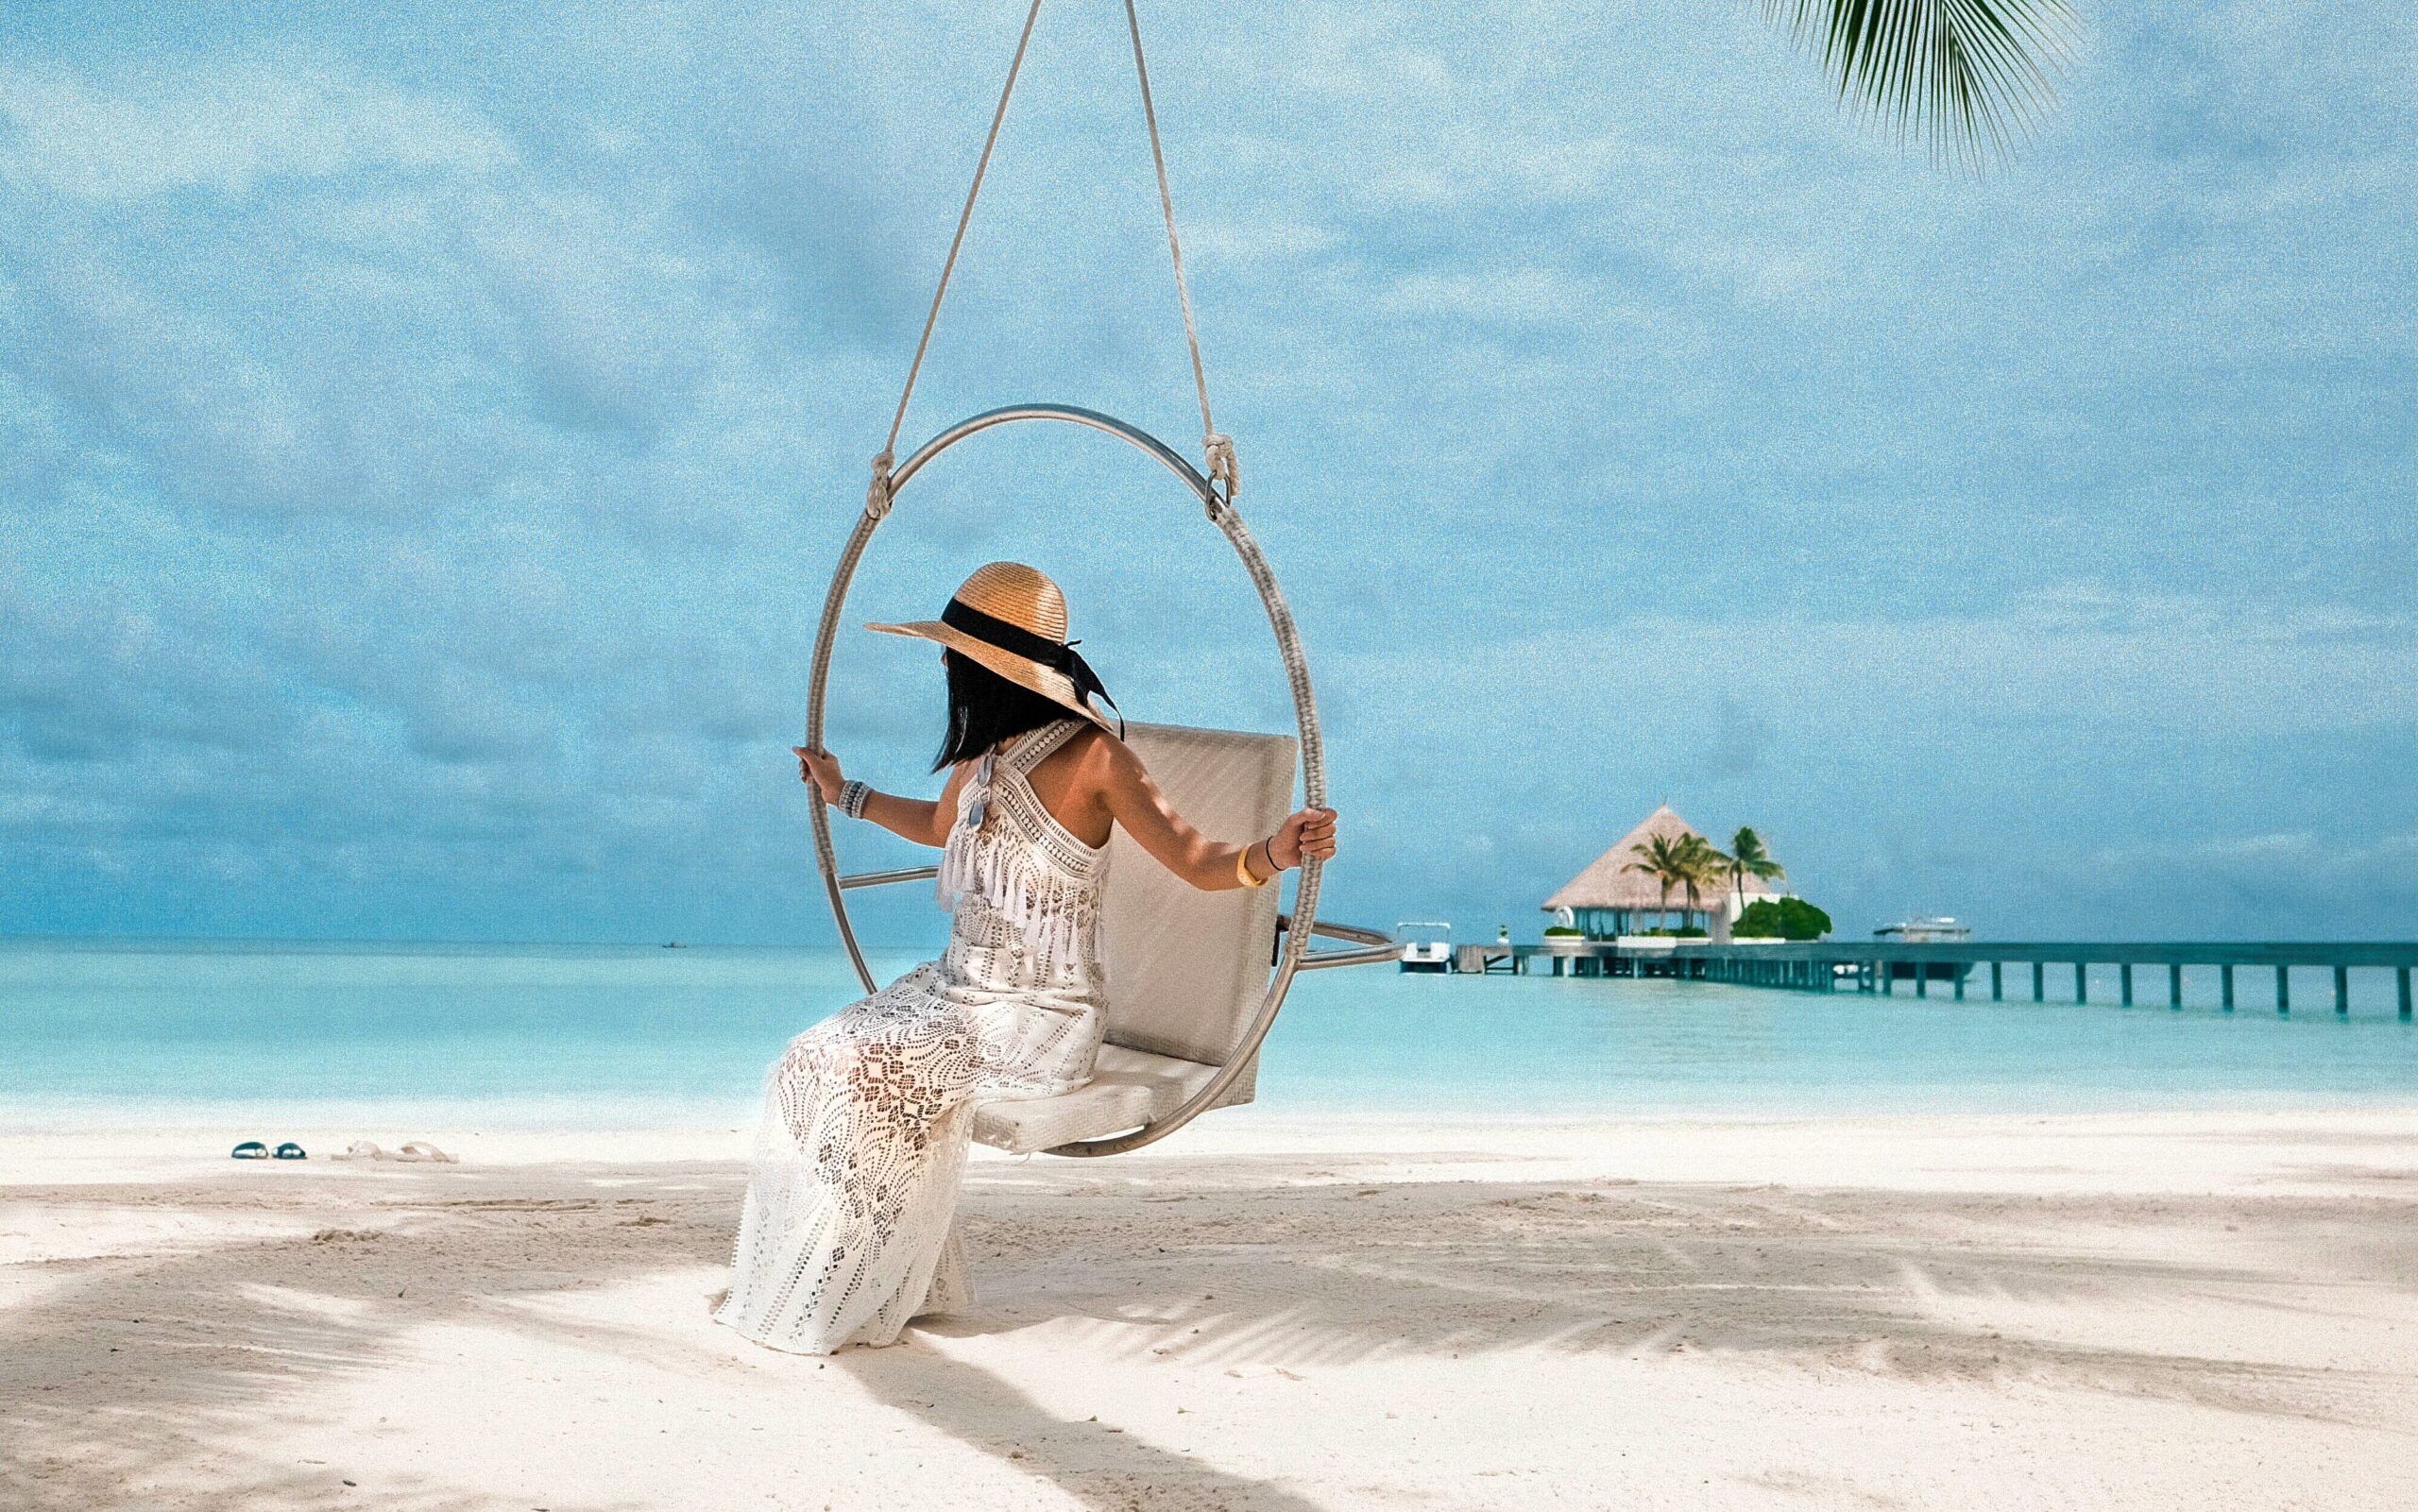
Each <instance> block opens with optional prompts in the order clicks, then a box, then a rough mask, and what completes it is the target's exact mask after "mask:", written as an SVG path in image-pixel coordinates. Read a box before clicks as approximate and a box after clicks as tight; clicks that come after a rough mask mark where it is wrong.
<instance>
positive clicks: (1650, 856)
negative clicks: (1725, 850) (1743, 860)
mask: <svg viewBox="0 0 2418 1512" xmlns="http://www.w3.org/2000/svg"><path fill="white" fill-rule="evenodd" d="M1629 849H1630V851H1631V852H1632V853H1633V854H1634V855H1636V857H1637V859H1636V860H1633V861H1631V862H1629V863H1628V864H1627V865H1626V866H1624V867H1622V868H1621V870H1622V871H1624V872H1642V873H1643V874H1644V875H1647V876H1650V877H1652V878H1654V880H1655V881H1656V882H1657V883H1658V884H1660V887H1661V890H1662V905H1661V909H1660V912H1661V914H1662V916H1663V919H1664V921H1665V922H1666V923H1667V922H1668V920H1669V918H1670V915H1671V890H1672V889H1674V888H1677V889H1678V890H1679V891H1680V892H1681V894H1682V895H1683V896H1684V897H1685V898H1686V899H1687V901H1688V911H1689V912H1690V913H1700V912H1702V911H1703V910H1704V903H1703V898H1704V890H1705V889H1706V888H1709V887H1716V886H1718V885H1719V884H1720V881H1721V877H1722V868H1723V867H1724V866H1726V865H1728V860H1729V858H1728V857H1726V856H1724V855H1722V854H1721V853H1720V852H1719V851H1717V850H1714V849H1713V848H1712V842H1711V841H1708V840H1706V839H1705V838H1704V837H1703V836H1702V835H1698V834H1696V833H1694V831H1688V832H1686V833H1683V834H1678V835H1648V836H1646V837H1645V839H1644V840H1643V841H1639V842H1638V843H1637V844H1635V845H1632V846H1630V847H1629Z"/></svg>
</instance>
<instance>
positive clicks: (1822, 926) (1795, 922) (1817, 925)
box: [1729, 898, 1831, 940]
mask: <svg viewBox="0 0 2418 1512" xmlns="http://www.w3.org/2000/svg"><path fill="white" fill-rule="evenodd" d="M1729 932H1730V933H1731V934H1733V935H1742V936H1745V937H1747V938H1750V939H1764V940H1769V939H1775V938H1777V939H1780V940H1819V939H1821V938H1822V937H1823V936H1824V935H1827V934H1829V933H1830V932H1831V916H1830V915H1829V914H1827V913H1824V912H1823V911H1822V910H1821V909H1817V908H1815V907H1814V905H1812V904H1811V903H1808V902H1806V901H1805V900H1804V899H1803V898H1757V899H1756V900H1755V901H1754V902H1752V903H1749V904H1747V905H1746V911H1745V912H1744V913H1742V914H1740V915H1738V922H1737V923H1736V924H1735V925H1733V926H1730V930H1729Z"/></svg>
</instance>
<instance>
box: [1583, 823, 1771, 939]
mask: <svg viewBox="0 0 2418 1512" xmlns="http://www.w3.org/2000/svg"><path fill="white" fill-rule="evenodd" d="M1701 833H1702V831H1700V830H1698V829H1696V827H1695V826H1694V825H1693V824H1689V823H1688V822H1687V821H1686V820H1684V819H1681V818H1680V817H1679V816H1678V815H1677V814H1676V813H1673V812H1672V811H1671V806H1670V805H1669V804H1664V805H1663V806H1662V807H1660V808H1657V809H1655V810H1654V812H1652V813H1650V814H1648V815H1646V816H1645V820H1644V822H1643V824H1639V825H1638V826H1637V827H1636V828H1635V829H1632V830H1630V831H1629V832H1628V833H1627V834H1626V835H1624V836H1622V837H1621V841H1620V843H1619V844H1617V845H1615V846H1613V847H1612V848H1611V849H1610V850H1608V851H1606V852H1605V853H1604V854H1603V855H1601V856H1598V857H1596V858H1594V859H1593V860H1592V861H1590V862H1589V863H1588V864H1587V870H1585V871H1583V872H1581V873H1579V874H1578V875H1576V876H1574V877H1572V878H1571V879H1570V880H1569V881H1568V882H1566V883H1564V884H1562V888H1561V891H1560V892H1556V893H1555V894H1554V895H1553V896H1552V897H1549V898H1547V899H1545V902H1544V909H1545V911H1546V912H1547V913H1551V912H1553V911H1554V910H1555V909H1645V910H1647V911H1649V912H1651V911H1653V910H1655V909H1663V908H1671V909H1684V908H1686V907H1687V898H1686V895H1685V894H1684V893H1683V892H1680V891H1679V890H1677V889H1674V890H1673V891H1672V893H1671V898H1670V901H1669V902H1668V903H1665V902H1664V901H1663V898H1662V884H1661V883H1660V882H1658V881H1656V880H1655V879H1654V878H1653V877H1650V876H1648V875H1645V874H1644V873H1643V872H1630V871H1625V870H1623V868H1625V867H1626V866H1627V865H1628V864H1629V863H1630V862H1631V861H1636V860H1642V859H1643V853H1642V852H1641V850H1640V847H1642V846H1643V845H1644V843H1645V842H1646V841H1647V840H1648V839H1650V838H1651V837H1653V836H1656V835H1663V836H1668V837H1670V838H1671V839H1674V840H1676V839H1677V838H1678V837H1679V836H1681V835H1700V834H1701ZM1734 887H1735V884H1734V883H1730V882H1728V881H1726V880H1725V881H1724V882H1723V884H1722V885H1721V887H1720V888H1719V889H1718V890H1715V891H1713V892H1707V893H1704V894H1700V896H1701V897H1702V898H1703V900H1704V901H1705V902H1707V903H1710V902H1711V899H1712V898H1714V897H1717V896H1721V895H1723V894H1726V893H1728V892H1731V891H1732V890H1733V889H1734ZM1778 896H1779V893H1777V892H1773V891H1772V885H1771V884H1770V883H1768V882H1765V881H1763V880H1762V878H1760V877H1753V876H1750V877H1748V878H1746V900H1747V901H1748V902H1750V903H1751V902H1753V901H1754V900H1755V899H1757V898H1770V897H1778Z"/></svg>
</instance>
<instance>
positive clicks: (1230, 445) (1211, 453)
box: [1200, 431, 1243, 501]
mask: <svg viewBox="0 0 2418 1512" xmlns="http://www.w3.org/2000/svg"><path fill="white" fill-rule="evenodd" d="M1200 450H1201V451H1202V452H1203V453H1204V454H1206V455H1207V457H1208V459H1209V478H1210V481H1211V482H1213V483H1222V484H1225V485H1226V498H1227V499H1228V500H1229V501H1232V500H1233V499H1234V497H1235V494H1237V493H1239V492H1241V491H1242V486H1243V478H1242V466H1241V464H1239V463H1237V462H1236V461H1235V438H1234V437H1233V436H1230V435H1221V434H1219V433H1217V432H1215V431H1212V432H1210V433H1208V434H1207V435H1204V436H1202V437H1201V438H1200Z"/></svg>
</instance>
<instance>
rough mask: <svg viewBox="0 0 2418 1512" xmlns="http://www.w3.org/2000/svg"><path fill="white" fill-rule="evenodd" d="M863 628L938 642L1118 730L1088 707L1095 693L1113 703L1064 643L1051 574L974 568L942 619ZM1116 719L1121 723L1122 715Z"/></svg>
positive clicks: (1019, 566) (1017, 567) (1059, 598)
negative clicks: (1050, 578) (1049, 575)
mask: <svg viewBox="0 0 2418 1512" xmlns="http://www.w3.org/2000/svg"><path fill="white" fill-rule="evenodd" d="M865 628H866V629H867V630H878V631H880V632H881V633H882V634H883V635H886V636H912V637H915V638H916V639H919V640H932V641H938V642H939V643H940V644H942V645H944V646H946V647H947V648H948V649H949V650H951V651H953V652H956V653H957V654H959V655H961V656H966V657H970V658H971V659H973V660H974V661H975V662H977V663H979V664H980V665H981V666H983V667H986V668H988V669H990V670H991V671H995V672H996V673H998V674H999V675H1000V676H1002V677H1004V678H1006V679H1007V680H1008V681H1009V682H1012V683H1013V684H1015V685H1016V686H1017V687H1018V688H1030V690H1032V691H1033V692H1036V693H1039V694H1040V695H1041V696H1042V697H1044V698H1046V699H1047V700H1049V701H1050V702H1051V703H1053V704H1058V705H1064V706H1065V707H1066V708H1069V709H1071V710H1073V711H1074V712H1075V713H1077V714H1080V715H1081V716H1082V717H1083V718H1084V719H1087V720H1089V721H1091V722H1093V723H1094V724H1097V725H1098V726H1099V727H1100V728H1101V729H1103V730H1114V729H1115V725H1112V724H1110V723H1109V722H1108V720H1107V717H1106V716H1104V715H1102V714H1101V713H1100V712H1099V710H1098V709H1096V708H1094V707H1092V706H1091V702H1090V695H1091V694H1094V693H1097V694H1098V695H1099V697H1100V700H1101V702H1103V703H1105V704H1107V705H1108V706H1109V707H1110V708H1112V709H1114V708H1115V707H1116V700H1115V699H1113V698H1110V697H1109V696H1108V689H1107V688H1102V687H1101V686H1100V683H1099V677H1098V674H1097V673H1095V672H1094V671H1092V670H1091V666H1090V664H1089V663H1087V662H1085V661H1084V660H1083V658H1082V655H1081V654H1080V653H1079V652H1077V651H1076V650H1075V643H1074V642H1073V641H1070V640H1068V639H1067V638H1066V596H1065V595H1064V593H1061V592H1059V591H1058V585H1057V584H1055V583H1053V582H1051V581H1050V580H1049V578H1048V576H1047V574H1045V573H1042V572H1038V571H1035V570H1034V569H1031V568H1029V567H1027V566H1025V565H1024V564H1023V563H1021V562H993V563H991V564H990V565H988V566H986V567H979V568H977V569H975V570H974V575H973V576H972V577H970V578H967V579H966V580H965V582H964V583H963V584H962V585H961V586H959V588H958V590H957V592H956V593H955V594H954V595H952V596H951V597H950V599H949V601H948V607H947V608H945V609H943V610H942V611H941V617H940V618H939V619H937V620H914V621H912V622H911V623H908V624H899V625H888V624H871V625H867V626H865ZM1118 719H1119V722H1122V720H1123V716H1122V715H1119V716H1118Z"/></svg>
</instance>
